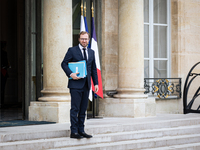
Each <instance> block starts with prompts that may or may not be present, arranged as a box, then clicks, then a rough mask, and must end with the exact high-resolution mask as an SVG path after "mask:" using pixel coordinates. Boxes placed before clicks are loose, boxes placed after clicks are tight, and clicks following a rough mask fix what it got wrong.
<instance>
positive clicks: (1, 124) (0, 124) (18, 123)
mask: <svg viewBox="0 0 200 150" xmlns="http://www.w3.org/2000/svg"><path fill="white" fill-rule="evenodd" d="M54 123H56V122H47V121H28V120H11V121H0V127H12V126H28V125H42V124H54Z"/></svg>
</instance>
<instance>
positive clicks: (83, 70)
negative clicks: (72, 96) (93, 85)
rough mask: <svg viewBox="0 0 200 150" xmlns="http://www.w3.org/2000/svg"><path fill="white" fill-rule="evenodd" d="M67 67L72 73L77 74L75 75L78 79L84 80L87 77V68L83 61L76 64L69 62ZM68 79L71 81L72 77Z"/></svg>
mask: <svg viewBox="0 0 200 150" xmlns="http://www.w3.org/2000/svg"><path fill="white" fill-rule="evenodd" d="M68 67H69V69H70V70H71V71H72V72H73V73H77V72H79V74H77V77H79V78H85V77H86V76H87V66H86V61H85V60H82V61H78V62H69V63H68ZM69 79H72V77H70V78H69Z"/></svg>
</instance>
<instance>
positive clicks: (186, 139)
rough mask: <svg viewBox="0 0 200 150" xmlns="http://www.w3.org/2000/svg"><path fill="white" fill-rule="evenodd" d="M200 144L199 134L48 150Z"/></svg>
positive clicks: (100, 149)
mask: <svg viewBox="0 0 200 150" xmlns="http://www.w3.org/2000/svg"><path fill="white" fill-rule="evenodd" d="M199 142H200V134H193V135H182V136H172V137H170V136H168V137H161V138H151V139H142V140H129V141H119V142H110V143H98V144H91V145H81V146H76V147H74V146H73V147H63V148H53V149H49V150H58V149H59V150H105V149H109V150H110V149H113V150H126V149H140V150H141V149H144V148H146V149H147V148H148V149H151V148H156V147H157V149H159V150H163V149H162V147H165V148H167V147H173V146H174V145H175V146H177V148H180V149H181V148H183V147H184V146H183V145H185V144H188V145H189V144H190V145H192V144H194V145H195V144H197V143H199ZM181 150H183V149H181Z"/></svg>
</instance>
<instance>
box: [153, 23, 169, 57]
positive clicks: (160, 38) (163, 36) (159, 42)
mask: <svg viewBox="0 0 200 150" xmlns="http://www.w3.org/2000/svg"><path fill="white" fill-rule="evenodd" d="M154 58H167V27H164V26H154Z"/></svg>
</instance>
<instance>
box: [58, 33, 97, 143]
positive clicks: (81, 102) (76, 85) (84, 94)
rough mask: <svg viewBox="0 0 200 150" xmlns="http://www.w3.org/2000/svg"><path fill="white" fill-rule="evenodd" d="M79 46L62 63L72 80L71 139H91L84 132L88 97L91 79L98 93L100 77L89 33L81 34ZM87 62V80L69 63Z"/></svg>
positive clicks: (68, 53) (70, 84)
mask: <svg viewBox="0 0 200 150" xmlns="http://www.w3.org/2000/svg"><path fill="white" fill-rule="evenodd" d="M78 40H79V45H78V46H75V47H71V48H69V49H68V51H67V53H66V55H65V58H64V60H63V62H62V63H61V66H62V69H63V70H64V72H65V73H66V75H67V76H68V77H69V78H70V77H72V79H69V81H68V88H69V89H70V94H71V109H70V122H71V127H70V128H71V135H70V137H71V138H77V139H80V138H83V137H86V138H91V137H92V136H91V135H88V134H86V133H85V131H84V121H85V115H86V113H85V112H86V110H87V105H88V96H89V90H90V86H91V77H92V79H93V82H94V85H95V93H96V92H97V91H98V89H99V88H98V77H97V69H96V62H95V54H94V51H93V50H92V49H90V48H87V45H88V42H89V40H90V35H89V33H87V32H85V31H82V32H81V33H80V34H79V39H78ZM81 60H86V64H87V76H86V77H85V78H79V77H77V74H78V73H73V72H72V71H71V70H70V69H69V67H68V63H69V62H78V61H81Z"/></svg>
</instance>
